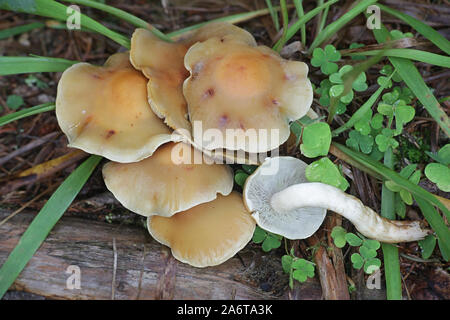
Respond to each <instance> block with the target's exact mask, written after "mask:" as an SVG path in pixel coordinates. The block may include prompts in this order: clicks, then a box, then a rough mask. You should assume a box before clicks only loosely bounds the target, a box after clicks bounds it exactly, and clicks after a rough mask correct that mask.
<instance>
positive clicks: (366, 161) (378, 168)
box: [333, 142, 450, 219]
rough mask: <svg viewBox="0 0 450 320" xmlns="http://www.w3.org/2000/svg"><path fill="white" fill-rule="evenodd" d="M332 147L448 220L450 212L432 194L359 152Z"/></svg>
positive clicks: (339, 145)
mask: <svg viewBox="0 0 450 320" xmlns="http://www.w3.org/2000/svg"><path fill="white" fill-rule="evenodd" d="M333 145H334V146H335V147H336V148H337V149H339V150H340V151H342V152H343V153H344V154H346V155H347V156H349V157H351V158H352V159H353V160H355V161H356V162H358V163H359V164H361V165H362V166H363V167H366V168H368V169H370V170H372V171H373V172H375V173H377V174H379V175H380V176H382V177H383V178H384V179H386V180H392V181H394V182H395V183H396V184H398V185H399V186H400V187H402V188H404V189H406V190H407V191H409V192H410V193H411V194H413V195H415V196H417V197H420V198H423V199H424V200H426V201H428V202H430V203H431V204H433V205H435V206H437V207H438V208H439V209H441V210H442V212H444V213H445V215H446V216H447V218H449V219H450V211H449V210H448V209H447V208H446V207H445V205H444V204H443V203H442V202H440V201H439V200H438V199H437V198H436V197H435V196H434V195H433V194H431V193H430V192H428V191H426V190H425V189H423V188H421V187H419V186H418V185H415V184H414V183H412V182H411V181H409V180H408V179H405V178H404V177H402V176H401V175H400V174H398V173H397V172H395V171H394V170H391V169H389V168H388V167H386V166H385V165H383V164H381V163H379V162H378V161H375V160H374V159H372V158H371V157H369V156H368V155H365V154H363V153H361V152H359V151H355V150H352V149H350V148H347V147H346V146H343V145H341V144H339V143H336V142H333Z"/></svg>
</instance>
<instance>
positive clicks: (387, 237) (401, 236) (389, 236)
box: [270, 182, 429, 243]
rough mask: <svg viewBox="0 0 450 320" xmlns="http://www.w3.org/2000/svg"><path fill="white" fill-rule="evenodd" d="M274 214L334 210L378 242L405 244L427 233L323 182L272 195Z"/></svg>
mask: <svg viewBox="0 0 450 320" xmlns="http://www.w3.org/2000/svg"><path fill="white" fill-rule="evenodd" d="M270 203H271V206H272V208H273V209H274V210H275V211H279V212H288V211H292V210H296V209H298V208H303V207H319V208H323V209H327V210H331V211H334V212H336V213H338V214H340V215H342V216H343V217H345V218H347V219H348V220H350V221H351V222H352V223H353V224H354V225H355V227H356V229H357V230H358V231H359V232H361V233H362V234H363V235H365V236H366V237H369V238H372V239H375V240H378V241H381V242H389V243H396V242H408V241H417V240H421V239H423V238H424V237H425V236H426V235H427V234H429V230H426V229H422V228H421V226H420V223H419V222H417V221H394V220H388V219H386V218H383V217H380V216H379V215H378V214H377V213H376V212H375V211H373V210H372V209H370V208H369V207H366V206H365V205H364V204H363V203H362V202H361V201H360V200H359V199H358V198H356V197H354V196H352V195H349V194H347V193H345V192H343V191H342V190H340V189H338V188H336V187H333V186H330V185H327V184H323V183H318V182H313V183H300V184H295V185H292V186H289V187H287V188H286V189H284V190H282V191H280V192H277V193H275V194H274V195H273V196H272V198H271V200H270Z"/></svg>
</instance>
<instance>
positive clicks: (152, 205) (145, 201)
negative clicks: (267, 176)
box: [103, 142, 233, 217]
mask: <svg viewBox="0 0 450 320" xmlns="http://www.w3.org/2000/svg"><path fill="white" fill-rule="evenodd" d="M196 163H198V164H196ZM103 177H104V180H105V184H106V187H107V188H108V189H109V190H110V191H111V192H112V193H113V194H114V196H115V197H116V199H117V200H119V202H120V203H122V205H123V206H124V207H126V208H127V209H129V210H131V211H133V212H136V213H138V214H141V215H143V216H151V215H160V216H165V217H170V216H172V215H173V214H175V213H177V212H180V211H184V210H187V209H189V208H192V207H194V206H196V205H198V204H200V203H204V202H208V201H211V200H213V199H215V198H216V197H217V193H221V194H223V195H227V194H229V193H230V192H231V190H232V189H233V173H232V170H231V168H230V167H228V166H227V165H222V164H207V163H206V162H205V161H204V160H203V155H202V154H201V152H199V151H197V150H195V149H194V148H192V147H191V146H189V145H187V144H184V143H181V142H180V143H168V144H165V145H164V146H162V147H160V148H159V149H158V150H157V151H156V152H155V153H154V154H153V155H152V156H151V157H149V158H147V159H144V160H142V161H139V162H136V163H116V162H109V163H107V164H105V166H104V167H103Z"/></svg>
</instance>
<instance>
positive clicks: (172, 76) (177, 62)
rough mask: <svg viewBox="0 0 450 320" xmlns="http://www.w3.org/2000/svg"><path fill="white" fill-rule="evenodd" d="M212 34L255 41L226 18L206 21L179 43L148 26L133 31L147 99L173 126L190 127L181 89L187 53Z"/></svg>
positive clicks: (133, 53) (136, 62) (134, 57)
mask: <svg viewBox="0 0 450 320" xmlns="http://www.w3.org/2000/svg"><path fill="white" fill-rule="evenodd" d="M210 37H223V38H224V39H229V38H233V39H239V40H241V41H244V42H245V43H248V44H250V45H256V42H255V39H254V38H253V36H252V35H251V34H250V33H248V32H247V31H245V30H244V29H241V28H239V27H236V26H234V25H232V24H229V23H224V22H220V23H210V24H207V25H205V26H203V27H201V28H199V29H197V30H196V31H193V32H191V33H189V35H187V36H186V37H184V38H183V39H182V40H180V41H179V42H176V43H169V42H166V41H163V40H161V39H159V38H158V37H156V36H155V35H154V34H153V33H152V32H151V31H149V30H146V29H136V30H135V31H134V33H133V36H132V38H131V54H130V60H131V63H132V64H133V66H134V67H135V68H136V69H138V70H141V71H142V72H143V73H144V75H145V76H146V77H147V78H148V79H149V82H148V86H147V90H148V100H149V103H150V106H151V107H152V109H153V111H154V112H155V113H156V114H157V115H158V116H159V117H160V118H165V122H166V123H167V125H168V126H170V127H171V128H173V129H187V130H189V131H190V129H191V125H190V123H189V121H188V115H187V106H186V101H185V99H184V96H183V89H182V86H183V81H184V80H185V79H186V78H187V77H188V76H189V72H188V71H187V70H186V69H185V67H184V55H185V54H186V52H187V50H188V48H189V47H190V46H191V45H192V44H194V43H195V42H197V41H204V40H206V39H208V38H210Z"/></svg>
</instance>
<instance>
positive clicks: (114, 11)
mask: <svg viewBox="0 0 450 320" xmlns="http://www.w3.org/2000/svg"><path fill="white" fill-rule="evenodd" d="M62 1H64V2H70V3H71V4H81V5H84V6H87V7H91V8H95V9H99V10H101V11H104V12H107V13H109V14H111V15H112V16H114V17H117V18H119V19H122V20H124V21H126V22H129V23H131V24H132V25H134V26H135V27H138V28H144V29H148V30H150V31H151V32H153V34H154V35H155V36H157V37H159V38H160V39H162V40H165V41H168V42H172V39H170V37H168V36H166V35H165V34H164V33H162V32H161V31H159V30H158V29H157V28H155V27H154V26H153V25H151V24H150V23H148V22H146V21H145V20H142V19H141V18H138V17H136V16H134V15H132V14H130V13H128V12H126V11H124V10H121V9H118V8H114V7H112V6H109V5H107V4H104V3H101V2H97V1H91V0H62Z"/></svg>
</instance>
